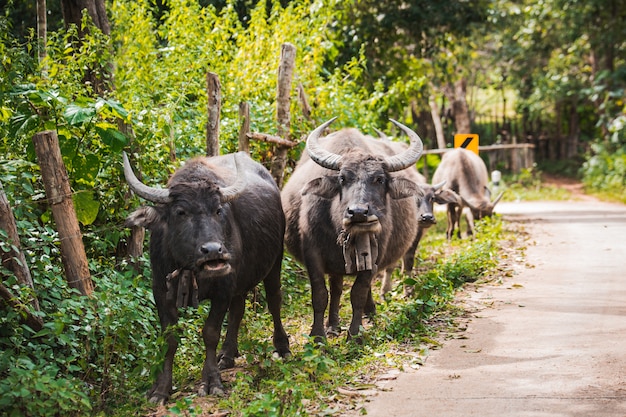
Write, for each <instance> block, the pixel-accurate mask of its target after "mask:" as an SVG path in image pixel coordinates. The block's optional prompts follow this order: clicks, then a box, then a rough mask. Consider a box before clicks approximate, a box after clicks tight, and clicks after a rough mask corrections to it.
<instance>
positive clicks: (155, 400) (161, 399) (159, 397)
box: [148, 392, 169, 405]
mask: <svg viewBox="0 0 626 417" xmlns="http://www.w3.org/2000/svg"><path fill="white" fill-rule="evenodd" d="M168 398H169V395H165V394H159V393H158V392H152V393H148V402H149V403H150V404H156V405H165V403H166V402H167V399H168Z"/></svg>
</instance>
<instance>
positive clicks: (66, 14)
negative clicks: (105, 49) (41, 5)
mask: <svg viewBox="0 0 626 417" xmlns="http://www.w3.org/2000/svg"><path fill="white" fill-rule="evenodd" d="M38 1H39V0H38ZM83 10H87V13H88V14H89V16H90V17H91V20H93V23H94V24H95V25H96V27H97V28H98V29H100V30H101V31H102V33H104V34H105V35H107V36H108V35H110V34H111V25H110V24H109V18H108V17H107V13H106V7H105V0H61V13H62V14H63V20H64V21H65V25H66V26H68V25H71V24H75V25H76V26H77V27H78V33H79V35H80V36H81V37H83V36H84V35H85V32H83V31H82V28H81V21H82V19H83Z"/></svg>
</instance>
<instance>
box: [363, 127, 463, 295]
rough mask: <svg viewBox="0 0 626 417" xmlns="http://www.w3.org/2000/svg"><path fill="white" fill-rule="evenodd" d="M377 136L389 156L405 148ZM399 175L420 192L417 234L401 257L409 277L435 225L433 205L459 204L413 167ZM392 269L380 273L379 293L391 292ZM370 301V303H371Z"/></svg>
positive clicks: (382, 134)
mask: <svg viewBox="0 0 626 417" xmlns="http://www.w3.org/2000/svg"><path fill="white" fill-rule="evenodd" d="M377 133H378V135H379V136H380V137H381V139H382V140H381V146H382V149H381V151H382V152H385V153H387V154H389V155H393V154H396V153H400V152H403V151H404V150H406V148H407V144H406V143H403V142H393V141H391V140H390V139H389V138H388V137H387V136H386V135H385V134H384V133H382V132H380V131H378V130H377ZM401 174H402V175H404V176H406V177H407V178H409V179H410V180H411V181H413V182H415V183H416V184H418V186H419V188H420V192H419V193H418V194H416V195H415V196H414V199H415V204H416V207H417V212H416V215H417V217H416V218H415V221H416V222H417V232H416V235H415V239H414V240H413V243H412V244H411V246H410V247H409V249H408V250H407V252H406V253H405V254H404V256H403V257H402V266H403V272H404V273H405V274H408V275H411V274H412V271H413V266H414V264H415V252H416V251H417V248H418V246H419V243H420V241H421V240H422V237H423V236H424V233H425V232H426V230H428V229H429V228H430V227H431V226H433V225H435V224H437V220H436V218H435V214H434V212H433V210H434V207H433V206H434V204H435V203H437V204H448V203H460V200H459V196H458V195H457V194H456V193H455V192H454V191H452V190H449V189H444V188H443V186H444V184H445V181H442V182H440V183H439V184H434V185H430V184H428V182H427V181H426V178H425V177H424V176H423V175H422V174H420V173H419V172H418V171H417V168H416V167H415V165H412V166H410V167H408V168H407V169H405V170H403V171H401ZM393 270H394V268H393V267H389V268H387V269H386V270H385V271H384V272H383V273H382V285H381V292H382V294H383V295H384V294H386V293H388V292H389V291H391V288H392V286H393V282H392V280H391V273H392V272H393ZM371 302H372V301H370V303H371Z"/></svg>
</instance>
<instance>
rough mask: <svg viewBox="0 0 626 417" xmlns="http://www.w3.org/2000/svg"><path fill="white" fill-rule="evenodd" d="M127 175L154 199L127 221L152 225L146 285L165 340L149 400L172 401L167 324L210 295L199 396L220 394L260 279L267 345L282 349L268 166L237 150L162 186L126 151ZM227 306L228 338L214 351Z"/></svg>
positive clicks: (276, 199) (279, 225) (281, 224)
mask: <svg viewBox="0 0 626 417" xmlns="http://www.w3.org/2000/svg"><path fill="white" fill-rule="evenodd" d="M124 174H125V176H126V180H127V181H128V183H129V185H130V187H131V189H132V190H133V191H134V192H135V193H136V194H137V195H139V196H140V197H142V198H144V199H146V200H148V201H151V202H154V203H156V205H155V206H144V207H141V208H139V209H137V210H136V211H135V212H134V213H132V214H131V215H130V216H129V217H128V219H127V225H137V226H143V227H145V228H147V229H149V230H150V231H151V239H150V261H151V264H152V289H153V293H154V300H155V302H156V307H157V310H158V314H159V319H160V322H161V328H162V331H163V332H165V334H166V341H167V352H166V354H165V360H164V364H163V370H162V371H161V372H160V374H159V375H158V377H157V379H156V382H155V383H154V385H153V387H152V388H151V390H150V391H149V392H148V398H149V400H150V401H151V402H158V403H163V402H165V401H166V400H167V399H168V398H169V395H170V391H171V389H172V367H173V362H174V355H175V352H176V349H177V347H178V340H177V337H176V335H175V334H173V332H172V331H171V330H170V331H168V327H170V326H173V325H175V324H176V323H177V321H178V307H181V306H187V305H196V304H197V302H198V301H201V300H205V299H210V300H211V309H210V312H209V316H208V318H207V319H206V322H205V324H204V327H203V329H202V336H203V339H204V344H205V348H206V359H205V362H204V367H203V369H202V382H201V385H200V388H199V391H198V394H199V395H207V394H217V395H221V394H223V393H224V387H223V385H222V381H221V378H220V372H219V370H220V369H225V368H232V367H233V366H234V361H235V357H236V356H238V353H239V352H238V342H237V336H238V332H239V326H240V323H241V320H242V317H243V314H244V307H245V297H246V294H247V293H248V292H249V291H250V290H252V289H253V288H254V287H255V286H256V285H257V284H258V283H259V282H261V281H263V284H264V287H265V292H266V296H267V305H268V308H269V311H270V313H271V315H272V318H273V321H274V335H273V341H274V347H275V348H276V351H277V353H278V354H279V355H280V356H282V357H284V356H287V355H289V354H290V351H289V339H288V336H287V334H286V332H285V330H284V329H283V325H282V323H281V318H280V310H281V302H282V295H281V283H280V272H281V263H282V258H283V239H284V230H285V218H284V214H283V210H282V206H281V200H280V192H279V189H278V187H277V186H276V183H275V182H274V180H273V179H272V177H271V175H270V174H269V172H268V171H267V170H266V169H265V168H264V167H263V166H262V165H261V164H259V163H257V162H255V161H253V160H252V159H250V157H248V156H247V154H245V153H241V152H240V153H238V154H235V155H224V156H216V157H211V158H207V157H199V158H195V159H192V160H190V161H189V162H187V163H186V164H185V165H184V166H183V167H182V168H180V169H178V170H177V171H176V172H175V173H174V175H173V176H172V178H171V179H170V181H169V183H168V188H166V189H159V188H151V187H148V186H146V185H144V184H142V183H141V182H140V181H139V180H138V179H137V178H136V177H135V175H134V173H133V171H132V168H131V166H130V164H129V162H128V158H127V157H126V155H125V154H124ZM226 312H228V327H227V331H226V338H225V340H224V342H223V344H222V348H221V350H220V352H219V354H216V349H217V345H218V342H219V339H220V332H221V327H222V323H223V321H224V317H225V315H226ZM156 355H157V353H156V352H155V356H156ZM218 361H219V363H218Z"/></svg>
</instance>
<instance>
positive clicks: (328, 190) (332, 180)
mask: <svg viewBox="0 0 626 417" xmlns="http://www.w3.org/2000/svg"><path fill="white" fill-rule="evenodd" d="M301 193H302V195H307V194H314V195H316V196H318V197H322V198H326V199H331V198H333V197H335V196H336V195H337V194H339V179H338V176H337V175H325V176H323V177H319V178H315V179H314V180H311V181H309V182H308V183H307V184H306V185H305V186H304V187H303V188H302V192H301Z"/></svg>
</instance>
